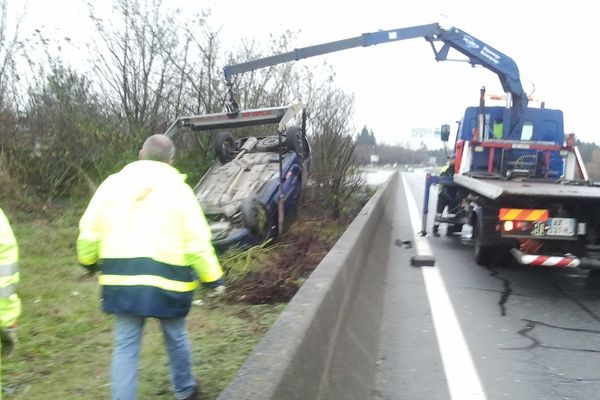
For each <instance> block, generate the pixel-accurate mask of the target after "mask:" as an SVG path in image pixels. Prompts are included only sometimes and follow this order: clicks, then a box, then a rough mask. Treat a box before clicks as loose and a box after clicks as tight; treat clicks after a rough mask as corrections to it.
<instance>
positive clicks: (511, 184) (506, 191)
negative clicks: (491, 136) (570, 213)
mask: <svg viewBox="0 0 600 400" xmlns="http://www.w3.org/2000/svg"><path fill="white" fill-rule="evenodd" d="M454 182H455V183H456V184H457V185H459V186H462V187H465V188H467V189H469V190H471V191H473V192H475V193H478V194H481V195H482V196H485V197H487V198H488V199H492V200H496V199H499V198H501V197H508V196H531V197H545V198H551V197H555V198H578V199H586V198H589V199H598V198H600V186H589V185H587V184H585V185H577V184H573V183H568V182H565V183H563V184H561V183H555V182H540V181H537V180H536V181H534V180H531V181H529V180H503V179H500V178H482V177H477V178H475V177H472V176H467V175H454Z"/></svg>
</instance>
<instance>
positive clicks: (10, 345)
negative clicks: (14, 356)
mask: <svg viewBox="0 0 600 400" xmlns="http://www.w3.org/2000/svg"><path fill="white" fill-rule="evenodd" d="M0 340H1V341H2V343H1V344H0V346H2V356H3V357H4V356H8V355H10V353H12V352H13V350H14V349H15V347H16V345H17V342H18V341H19V338H18V336H17V328H16V326H13V327H7V328H2V329H0Z"/></svg>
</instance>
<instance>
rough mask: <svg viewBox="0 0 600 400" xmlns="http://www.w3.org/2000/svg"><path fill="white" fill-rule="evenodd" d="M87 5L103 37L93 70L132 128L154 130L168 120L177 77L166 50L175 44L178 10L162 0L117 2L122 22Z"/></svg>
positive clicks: (118, 110) (96, 46) (116, 6)
mask: <svg viewBox="0 0 600 400" xmlns="http://www.w3.org/2000/svg"><path fill="white" fill-rule="evenodd" d="M89 7H90V17H91V18H92V20H93V21H94V23H95V25H96V30H97V32H98V34H99V37H100V39H99V40H100V43H95V44H94V47H95V54H96V59H95V60H94V69H95V71H96V72H97V73H98V77H99V78H100V81H101V82H102V83H103V85H102V87H103V90H104V92H105V94H106V95H107V96H108V97H110V98H114V100H116V101H115V102H114V104H115V110H114V111H115V112H116V113H117V114H118V115H120V116H121V117H124V118H125V120H126V121H127V123H128V127H129V128H134V129H136V128H137V129H144V130H146V131H150V132H154V131H155V130H157V129H158V128H159V126H160V125H161V123H162V124H164V123H165V121H163V119H164V118H163V116H164V111H165V109H166V108H168V107H169V104H170V102H171V101H172V95H173V93H174V92H173V90H172V89H173V83H174V79H176V78H179V75H177V74H176V69H175V67H174V62H175V60H173V59H172V57H171V56H169V55H168V54H165V52H164V51H162V49H164V48H176V47H177V44H178V37H177V30H176V29H174V28H173V27H174V26H176V25H177V24H176V23H175V20H176V18H175V16H176V15H177V11H164V10H163V7H162V1H161V0H146V1H140V0H116V3H115V8H116V10H117V12H118V14H119V15H120V17H121V21H110V23H108V21H104V20H103V19H102V18H101V17H99V16H98V15H97V14H96V12H95V10H94V8H93V6H92V5H91V4H90V5H89ZM119 22H120V25H119ZM115 26H116V28H115ZM107 27H111V28H112V30H109V29H108V28H107Z"/></svg>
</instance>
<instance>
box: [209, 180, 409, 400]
mask: <svg viewBox="0 0 600 400" xmlns="http://www.w3.org/2000/svg"><path fill="white" fill-rule="evenodd" d="M399 179H400V177H399V176H398V173H394V174H393V175H392V176H391V177H390V178H388V180H387V181H386V182H385V183H384V184H383V185H381V186H380V187H379V189H378V190H377V192H376V193H375V194H374V195H373V197H372V198H371V199H370V200H369V202H368V203H367V204H366V205H365V207H364V208H363V209H362V210H361V212H360V213H359V215H358V216H357V217H356V218H355V220H354V221H353V222H352V223H351V224H350V226H349V227H348V229H347V230H346V232H345V233H344V234H343V235H342V237H341V238H340V239H339V240H338V242H337V243H336V244H335V246H334V247H333V248H332V249H331V251H329V253H328V254H327V255H326V256H325V257H324V258H323V260H322V261H321V263H320V264H319V266H318V267H317V268H316V270H315V271H314V272H313V273H312V274H311V276H310V277H309V278H308V279H307V280H306V282H305V283H304V284H303V285H302V287H301V288H300V290H299V291H298V293H297V294H296V296H294V298H293V299H292V300H291V301H290V302H289V304H288V305H287V306H286V308H285V309H284V310H283V312H282V313H281V315H280V316H279V317H278V319H277V320H276V321H275V323H274V324H273V326H272V327H271V328H270V329H269V331H268V332H267V333H266V334H265V337H264V338H263V339H262V341H261V342H260V343H259V344H258V345H257V347H256V348H255V349H254V351H253V353H252V354H251V355H250V357H249V358H248V360H247V361H246V362H245V364H244V365H243V366H242V368H241V369H240V370H239V371H238V374H237V376H236V377H235V378H234V379H233V380H232V381H231V382H230V383H229V385H228V386H227V387H226V388H225V390H224V391H223V392H222V393H221V395H220V396H219V398H218V399H219V400H241V399H252V400H262V399H265V400H266V399H282V400H283V399H285V400H288V399H290V400H291V399H298V400H309V399H342V398H343V399H350V400H352V399H357V400H364V399H367V398H371V397H372V395H371V393H370V389H371V385H372V382H373V377H374V374H375V367H376V361H377V360H376V357H377V346H378V341H379V337H380V327H381V316H382V302H383V287H384V283H385V273H386V270H385V266H386V264H387V258H388V248H389V243H388V242H389V238H390V230H391V222H390V219H391V218H390V217H389V212H390V210H389V208H390V207H391V206H390V207H388V206H386V204H392V200H393V199H390V198H391V197H393V196H395V193H396V190H394V187H395V186H397V185H398V184H399Z"/></svg>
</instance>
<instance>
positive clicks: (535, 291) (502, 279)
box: [373, 171, 600, 400]
mask: <svg viewBox="0 0 600 400" xmlns="http://www.w3.org/2000/svg"><path fill="white" fill-rule="evenodd" d="M402 178H403V179H404V180H405V182H406V184H405V185H399V187H398V189H397V193H396V198H395V200H394V201H395V202H396V204H397V207H395V209H394V215H393V227H392V232H391V237H390V238H389V258H390V260H392V262H391V265H390V268H389V269H388V272H387V279H386V288H385V307H384V310H383V312H384V318H383V320H384V323H383V327H382V340H381V346H380V354H379V363H378V374H377V379H376V382H375V388H374V391H373V399H375V400H381V399H386V400H387V399H410V400H420V399H423V400H437V399H440V400H447V399H452V400H471V399H490V400H496V399H519V400H520V399H535V400H550V399H552V400H554V399H556V400H558V399H560V400H566V399H569V400H572V399H582V400H583V399H585V400H589V399H600V278H596V277H595V276H588V273H587V272H585V271H578V270H557V269H534V268H531V267H529V268H528V267H523V266H517V265H508V264H501V263H498V264H495V265H488V266H479V265H477V264H476V263H475V262H474V260H473V251H472V250H473V249H472V245H471V243H470V242H469V240H468V236H469V234H468V232H467V230H465V232H464V234H463V235H462V237H459V236H457V237H446V236H444V228H442V229H441V231H442V236H441V237H439V238H425V239H417V238H415V236H414V235H413V234H412V233H411V232H413V233H414V231H416V230H418V228H420V221H421V215H420V212H421V210H422V200H423V189H424V174H423V173H422V172H419V171H417V172H415V173H403V174H402ZM434 193H435V191H434ZM407 196H408V197H407ZM407 198H408V199H409V201H407ZM411 198H412V199H413V200H410V199H411ZM412 201H414V203H413V205H412V208H411V205H410V202H412ZM432 201H433V203H430V210H434V209H435V199H432ZM415 206H416V208H415ZM411 214H412V220H411ZM432 215H433V213H430V216H432ZM411 221H412V223H411ZM430 224H431V222H430ZM429 226H431V225H429ZM419 241H420V242H419ZM418 242H419V243H418ZM423 247H425V248H426V251H430V252H431V253H432V254H433V256H434V257H435V260H436V265H435V266H434V267H412V266H409V261H410V257H412V256H414V255H415V253H416V252H417V248H418V251H422V248H423Z"/></svg>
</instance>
